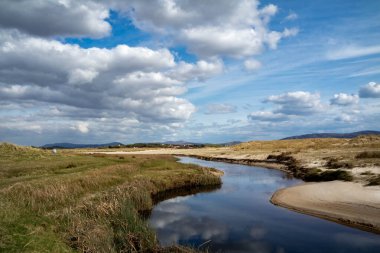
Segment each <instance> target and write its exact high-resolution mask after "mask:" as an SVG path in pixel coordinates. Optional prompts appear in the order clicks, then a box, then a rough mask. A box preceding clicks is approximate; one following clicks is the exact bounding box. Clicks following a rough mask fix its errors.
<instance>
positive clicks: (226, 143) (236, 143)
mask: <svg viewBox="0 0 380 253" xmlns="http://www.w3.org/2000/svg"><path fill="white" fill-rule="evenodd" d="M240 143H242V142H241V141H231V142H225V143H220V144H219V145H222V146H234V145H238V144H240Z"/></svg>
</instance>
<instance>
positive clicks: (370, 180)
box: [367, 175, 380, 186]
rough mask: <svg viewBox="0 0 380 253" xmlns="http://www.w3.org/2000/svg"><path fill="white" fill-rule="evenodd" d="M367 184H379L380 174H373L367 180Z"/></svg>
mask: <svg viewBox="0 0 380 253" xmlns="http://www.w3.org/2000/svg"><path fill="white" fill-rule="evenodd" d="M367 185H368V186H372V185H380V175H377V176H374V177H372V178H370V179H369V180H368V184H367Z"/></svg>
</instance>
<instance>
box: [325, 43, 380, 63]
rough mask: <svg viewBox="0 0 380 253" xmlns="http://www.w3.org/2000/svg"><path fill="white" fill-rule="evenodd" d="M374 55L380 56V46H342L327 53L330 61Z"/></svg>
mask: <svg viewBox="0 0 380 253" xmlns="http://www.w3.org/2000/svg"><path fill="white" fill-rule="evenodd" d="M372 54H380V46H367V47H362V46H356V45H349V46H342V47H340V48H339V49H336V50H332V51H329V52H327V54H326V58H327V59H328V60H342V59H349V58H356V57H362V56H367V55H372Z"/></svg>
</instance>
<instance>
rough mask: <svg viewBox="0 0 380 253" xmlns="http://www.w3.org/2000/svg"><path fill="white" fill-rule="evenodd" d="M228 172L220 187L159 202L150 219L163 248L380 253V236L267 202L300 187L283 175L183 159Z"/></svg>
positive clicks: (274, 171)
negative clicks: (287, 189)
mask: <svg viewBox="0 0 380 253" xmlns="http://www.w3.org/2000/svg"><path fill="white" fill-rule="evenodd" d="M180 162H182V163H193V164H197V165H200V166H207V167H213V168H217V169H219V170H222V171H224V173H225V174H224V176H223V178H222V181H223V185H222V187H221V188H219V189H217V190H215V191H211V192H210V190H208V191H207V192H205V193H197V194H193V195H189V196H181V197H174V198H171V199H168V200H165V201H162V202H160V203H158V204H157V205H156V206H155V207H154V209H153V211H152V213H151V215H150V218H149V224H150V226H151V227H152V228H153V229H154V230H155V231H156V233H157V237H158V240H159V242H160V244H161V245H163V246H168V245H172V244H181V245H190V246H192V247H194V248H198V247H199V248H200V249H203V250H205V249H208V250H209V252H260V253H267V252H275V253H285V252H289V253H290V252H292V253H293V252H294V253H295V252H302V253H304V252H309V253H312V252H323V253H327V252H334V253H339V252H355V253H358V252H380V236H379V235H376V234H372V233H369V232H365V231H361V230H358V229H354V228H350V227H347V226H344V225H340V224H337V223H334V222H330V221H326V220H323V219H319V218H315V217H312V216H308V215H304V214H300V213H296V212H293V211H289V210H287V209H285V208H281V207H278V206H274V205H272V204H271V203H270V202H269V199H270V197H271V196H272V194H273V193H274V192H275V191H276V190H277V189H280V188H284V187H287V186H291V185H296V184H300V183H302V181H301V180H298V179H293V178H289V176H287V175H286V174H285V173H284V172H281V171H278V170H273V169H272V170H271V169H265V168H260V167H252V166H245V165H239V164H228V163H221V162H211V161H203V160H199V159H195V158H189V157H181V158H180ZM379 215H380V214H379Z"/></svg>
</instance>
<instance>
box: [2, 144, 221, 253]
mask: <svg viewBox="0 0 380 253" xmlns="http://www.w3.org/2000/svg"><path fill="white" fill-rule="evenodd" d="M212 172H213V171H212V170H210V169H206V168H201V167H198V166H195V165H185V164H179V163H177V162H176V159H175V158H173V157H171V156H148V155H145V156H137V155H135V156H133V157H132V156H120V155H118V156H104V155H95V156H90V155H75V154H70V153H67V152H65V153H61V152H58V154H57V155H53V154H51V153H50V152H48V151H42V150H39V149H33V148H25V147H19V146H15V145H11V144H0V252H192V250H191V249H188V248H183V247H179V246H174V247H172V248H161V247H159V245H158V243H157V240H156V237H155V234H154V232H153V231H152V230H151V229H150V228H149V227H148V226H147V224H146V222H145V221H144V220H143V219H142V218H141V217H140V215H139V212H143V211H146V210H150V209H151V208H152V207H153V198H154V197H155V196H156V195H159V193H161V192H163V191H167V190H171V189H177V188H185V187H188V188H197V187H200V186H211V185H214V186H215V187H218V186H219V185H220V183H221V181H220V178H219V177H218V176H215V174H213V173H212Z"/></svg>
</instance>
